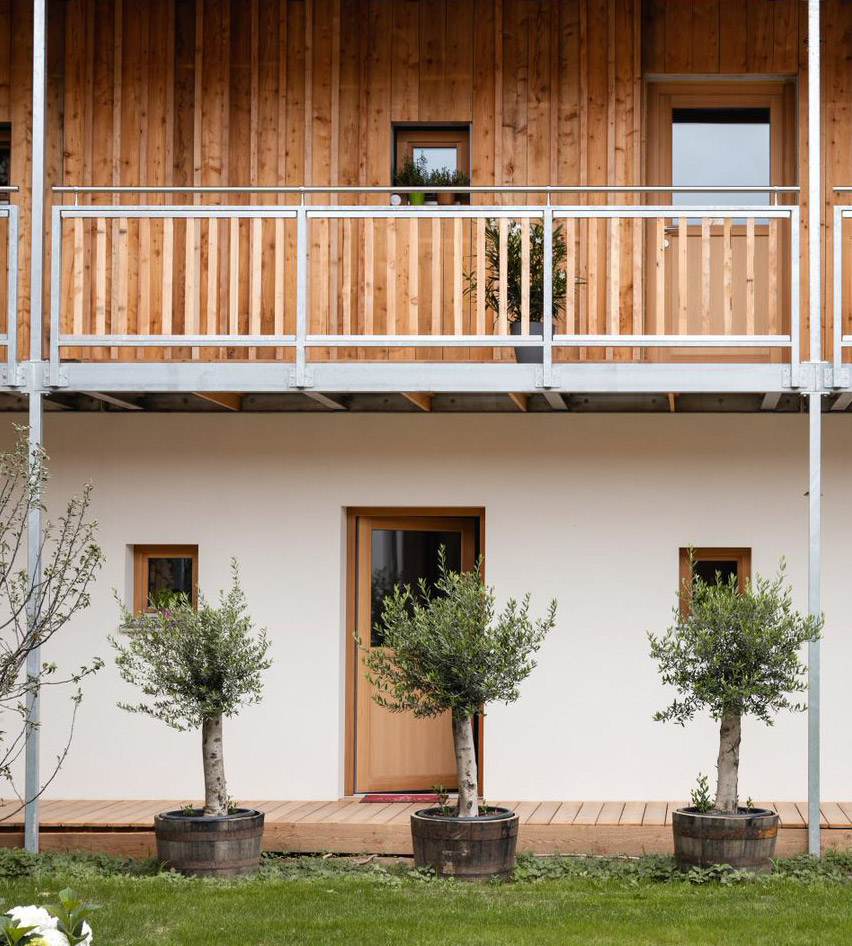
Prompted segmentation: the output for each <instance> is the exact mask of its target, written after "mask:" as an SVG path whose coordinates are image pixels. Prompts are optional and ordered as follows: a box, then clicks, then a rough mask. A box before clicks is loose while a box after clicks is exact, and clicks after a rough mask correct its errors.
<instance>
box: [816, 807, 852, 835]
mask: <svg viewBox="0 0 852 946" xmlns="http://www.w3.org/2000/svg"><path fill="white" fill-rule="evenodd" d="M820 813H821V814H822V816H823V818H824V819H825V823H826V824H827V825H828V826H829V827H830V828H847V827H849V818H848V817H847V815H846V812H845V811H844V810H843V809H842V808H841V807H840V805H838V804H837V802H836V801H824V802H823V803H822V804H821V805H820Z"/></svg>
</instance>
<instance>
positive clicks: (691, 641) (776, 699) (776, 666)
mask: <svg viewBox="0 0 852 946" xmlns="http://www.w3.org/2000/svg"><path fill="white" fill-rule="evenodd" d="M679 599H680V602H679V605H678V606H676V607H675V611H674V618H675V623H674V624H673V626H671V627H669V628H668V630H667V631H666V632H665V633H664V634H663V635H662V636H661V637H656V636H655V635H654V634H653V633H649V634H648V638H649V640H650V644H651V656H652V657H653V658H654V660H656V661H657V664H658V668H659V671H660V674H661V675H662V679H663V682H664V683H666V684H669V685H671V686H673V687H674V688H675V689H676V690H677V692H678V694H679V696H678V697H676V698H675V699H674V700H673V701H672V703H671V704H670V705H669V706H668V707H666V709H664V710H663V711H661V712H659V713H656V714H655V716H654V719H656V720H660V721H668V720H671V721H674V722H676V723H679V724H681V725H683V724H684V723H685V722H686V721H687V720H690V719H692V718H693V716H694V715H695V713H696V712H697V711H698V710H701V709H706V710H707V711H708V712H709V713H710V716H711V717H712V718H713V719H714V720H716V721H717V722H718V723H719V755H718V761H717V769H718V775H717V785H716V800H715V810H716V811H719V812H733V813H736V812H737V810H738V784H737V783H738V776H739V763H740V738H741V724H742V718H743V716H746V715H751V716H755V717H757V719H760V720H762V721H763V722H764V723H766V724H767V725H769V726H771V725H772V724H773V716H774V714H776V713H778V712H779V711H780V710H791V711H793V712H800V711H802V710H804V709H805V708H806V707H805V706H804V705H803V704H802V703H798V702H795V701H794V700H793V699H791V695H792V694H795V693H801V692H802V691H804V690H805V689H806V688H807V682H806V679H805V673H806V670H807V668H806V667H805V666H804V665H803V663H802V661H801V659H800V656H799V654H800V650H801V647H802V645H803V644H805V643H806V642H808V641H813V640H816V639H817V638H818V637H819V635H820V630H821V627H822V619H821V618H816V617H807V616H803V615H801V614H799V613H798V612H797V611H795V610H794V608H793V604H792V598H791V590H790V587H789V585H788V584H787V583H786V581H785V574H784V562H783V560H782V562H781V565H780V568H779V571H778V574H777V575H776V576H775V577H774V578H771V579H770V578H761V577H760V576H757V578H756V579H755V581H754V582H753V583H752V582H748V583H747V584H746V586H745V589H744V590H742V591H741V590H740V588H739V584H738V581H737V576H736V575H731V576H730V577H729V578H728V579H727V580H726V581H723V580H721V576H719V575H717V580H716V581H715V582H707V581H705V580H703V579H702V578H701V577H700V576H698V575H696V576H695V577H694V578H693V581H692V585H691V587H689V588H684V589H682V590H681V592H680V594H679Z"/></svg>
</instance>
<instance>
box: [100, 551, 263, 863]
mask: <svg viewBox="0 0 852 946" xmlns="http://www.w3.org/2000/svg"><path fill="white" fill-rule="evenodd" d="M231 567H232V583H231V588H230V590H229V591H228V592H227V593H225V592H224V591H223V592H221V594H220V601H219V607H213V606H211V605H210V604H208V603H207V601H206V600H205V599H204V597H203V595H202V594H201V592H200V591H199V592H198V607H197V608H195V607H193V605H192V601H191V600H190V598H189V597H188V596H187V595H185V594H173V595H171V596H170V597H169V598H168V599H167V600H165V599H163V598H162V596H161V597H160V598H159V599H158V600H157V601H156V602H154V601H152V605H153V610H151V611H143V612H142V613H141V614H137V615H134V614H131V613H130V612H129V611H128V610H127V609H126V608H125V607H124V606H123V605H122V606H121V608H122V630H123V631H124V633H125V635H126V642H124V641H118V640H116V638H114V637H110V643H111V644H112V646H113V647H114V648H115V650H116V658H115V662H116V665H117V666H118V670H119V673H120V674H121V677H122V679H123V680H125V681H126V682H128V683H133V684H135V685H137V686H138V687H139V688H140V689H141V690H142V693H143V694H144V695H145V696H146V697H147V698H148V699H147V700H146V701H143V702H140V703H136V704H127V703H119V704H118V705H119V706H120V707H121V708H122V709H125V710H127V711H128V712H131V713H143V714H145V715H147V716H151V717H152V718H154V719H159V720H162V722H164V723H166V725H168V726H171V727H172V728H173V729H177V730H179V731H185V730H188V729H198V728H200V729H201V753H202V760H203V767H204V806H203V808H194V807H192V806H186V807H185V808H182V809H179V810H177V811H166V812H163V813H162V814H160V815H158V816H157V817H156V818H155V819H154V830H155V833H156V836H157V855H158V857H159V858H160V860H161V861H163V862H164V863H166V864H167V865H168V866H169V867H172V868H174V869H175V870H178V871H180V872H181V873H185V874H202V875H212V876H233V875H236V874H247V873H251V872H252V871H253V870H255V869H256V868H257V865H258V863H259V861H260V844H261V838H262V836H263V820H264V815H263V812H261V811H256V810H254V809H250V808H238V807H236V806H235V805H234V804H233V803H232V802H231V801H230V799H229V798H228V790H227V785H226V782H225V761H224V755H223V752H222V720H223V718H224V717H226V716H234V715H235V714H236V713H237V711H238V710H239V709H240V708H241V707H243V706H247V705H249V704H251V703H257V702H258V701H259V700H260V696H261V689H262V683H261V674H262V673H263V671H264V670H266V669H267V668H268V667H269V666H270V661H269V660H268V658H267V650H268V647H269V643H268V641H267V639H266V632H265V631H260V633H259V634H255V633H254V630H253V624H252V621H251V618H250V617H249V616H248V614H247V612H246V599H245V595H244V594H243V591H242V589H241V587H240V582H239V574H238V570H237V563H236V561H234V562H232V565H231Z"/></svg>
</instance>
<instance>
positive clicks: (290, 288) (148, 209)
mask: <svg viewBox="0 0 852 946" xmlns="http://www.w3.org/2000/svg"><path fill="white" fill-rule="evenodd" d="M56 190H57V192H60V193H65V194H67V193H73V194H74V197H75V199H76V200H78V201H79V200H80V198H81V197H88V196H90V195H94V194H99V195H103V194H104V192H106V193H107V194H111V195H112V197H113V199H115V198H116V197H117V196H119V195H120V194H125V193H132V194H133V195H134V196H135V197H136V199H139V198H146V199H147V198H149V197H155V196H156V197H157V199H160V200H162V199H166V196H165V195H166V194H168V195H171V199H174V197H175V195H179V196H180V197H181V198H182V199H187V200H195V201H198V200H200V199H209V198H210V197H212V196H215V197H218V198H220V199H227V200H229V201H232V200H233V199H234V196H235V195H239V196H240V197H241V198H243V199H245V198H246V197H248V196H249V195H251V199H252V200H263V201H269V200H275V201H276V203H274V204H273V203H252V204H241V205H235V204H230V203H229V204H228V205H221V204H209V203H205V204H200V203H183V204H170V205H168V206H165V205H162V204H147V203H136V204H133V205H115V204H97V205H93V204H87V205H79V204H77V205H74V206H69V205H57V206H54V208H53V221H52V236H51V239H52V255H51V280H50V284H51V315H50V361H51V365H52V367H53V368H56V369H58V366H59V364H60V362H61V360H62V359H63V358H75V359H83V360H88V359H94V360H113V359H121V358H122V357H125V358H127V357H132V358H133V359H134V360H135V361H137V363H138V362H139V361H140V360H143V361H144V360H161V359H162V358H164V357H165V358H172V359H180V360H199V359H200V360H205V359H221V358H223V357H224V358H260V359H262V358H272V359H276V360H285V361H290V362H292V364H293V366H294V375H295V386H297V387H298V386H301V385H302V384H303V383H304V382H305V377H306V371H307V366H308V365H309V364H310V363H311V361H328V360H336V359H347V358H352V357H361V358H363V357H364V356H365V354H370V353H371V352H372V354H373V355H375V356H377V357H379V358H388V357H390V358H392V359H394V360H411V361H414V360H416V359H417V358H426V359H431V360H435V359H438V360H440V359H443V358H446V359H447V360H454V361H457V360H466V359H467V360H478V361H482V360H496V361H501V360H507V358H511V357H512V355H511V351H512V350H514V351H515V352H517V353H518V354H517V356H516V357H518V358H519V359H521V358H523V357H524V356H523V354H522V352H523V350H524V349H532V350H533V352H534V354H533V355H532V358H533V359H535V360H537V361H539V362H540V363H541V365H542V369H541V371H542V378H543V385H544V386H547V385H548V383H549V381H548V379H549V377H550V374H551V371H552V367H553V365H554V363H559V362H568V361H574V360H578V359H585V360H596V359H597V360H609V359H613V358H614V359H617V360H618V359H622V360H624V359H628V360H629V359H633V360H636V359H638V353H639V352H643V353H646V354H647V352H649V351H651V350H653V351H656V352H658V355H657V356H651V357H657V358H659V357H667V358H671V359H675V360H676V359H677V358H679V357H681V355H682V354H683V353H684V352H691V356H690V357H692V359H693V360H696V358H698V357H704V358H705V360H708V361H712V360H714V359H724V358H726V357H729V356H730V355H731V354H732V352H736V353H737V354H738V355H740V356H741V358H742V359H743V360H747V359H748V357H749V356H751V355H754V353H756V352H760V353H762V357H766V356H767V355H769V357H771V352H773V351H774V352H776V356H775V357H776V358H777V359H779V360H780V359H783V360H786V361H788V362H789V363H790V364H791V365H792V366H793V369H794V370H795V369H796V368H797V367H798V364H799V341H800V304H799V239H800V226H799V208H798V206H796V205H786V204H780V205H779V204H778V203H777V200H778V198H779V196H781V195H786V194H794V193H796V192H797V189H796V188H770V189H767V190H768V191H769V192H770V193H771V194H772V197H773V200H774V201H776V203H773V204H772V205H761V206H754V205H742V206H736V205H730V204H727V205H722V204H720V205H719V206H707V205H702V206H690V207H685V206H680V205H678V206H672V205H671V204H665V203H662V204H655V205H648V204H630V205H628V204H613V203H607V204H603V203H591V201H601V200H607V199H612V198H613V197H615V196H616V195H626V194H628V193H637V192H638V193H639V194H640V195H641V197H642V198H643V199H652V198H653V196H654V195H664V196H668V195H670V194H671V193H672V191H673V190H674V189H673V188H639V189H620V188H593V187H588V188H556V187H554V188H529V189H526V188H484V187H470V188H460V189H443V190H442V191H441V193H444V192H445V191H446V192H449V193H452V194H454V195H460V196H462V199H464V200H465V201H468V203H465V204H456V205H452V206H449V205H448V206H441V205H435V206H413V205H411V204H403V203H400V204H397V205H390V204H381V205H373V204H365V203H360V202H358V201H363V200H364V199H365V198H366V197H369V196H378V195H387V194H388V193H392V194H396V195H400V196H399V198H397V199H405V197H404V195H406V194H408V193H412V192H415V189H414V188H395V189H393V190H392V191H389V189H386V188H336V189H325V188H231V189H226V190H224V191H222V190H218V189H216V190H214V189H212V188H178V189H172V190H170V191H168V192H163V191H161V190H158V189H155V188H133V189H129V190H124V189H110V188H105V189H96V188H57V189H56ZM714 190H715V191H722V189H720V188H715V189H714V188H700V189H699V188H678V189H677V191H678V193H679V194H680V193H683V192H684V191H687V192H688V191H694V192H698V191H700V192H702V193H704V192H707V191H714ZM755 190H759V189H756V188H754V187H743V188H726V189H724V191H723V192H724V193H725V194H727V195H730V194H731V193H732V192H742V193H749V194H753V193H754V192H755ZM533 194H535V195H536V198H537V199H538V200H539V201H540V202H539V203H524V204H522V205H514V204H512V203H509V202H508V201H510V200H512V199H515V198H516V197H517V196H518V195H522V196H524V195H533ZM578 195H581V196H582V197H583V199H584V200H586V201H588V202H589V203H584V204H582V205H577V204H567V203H562V201H563V200H565V199H566V198H567V197H569V196H570V197H572V198H573V199H574V200H576V199H577V197H578ZM320 196H321V197H323V198H324V201H325V202H324V203H323V204H321V205H319V204H314V203H309V202H308V201H312V200H314V199H316V198H317V197H320ZM495 199H496V201H497V202H493V203H492V202H489V203H487V204H485V203H479V201H483V200H489V201H492V200H495ZM280 201H284V203H280ZM292 201H298V203H292ZM129 349H136V351H135V352H132V353H128V350H129ZM377 349H378V350H379V351H378V352H377V351H376V350H377ZM451 349H452V350H453V351H452V352H451V351H449V350H451ZM697 351H700V352H703V355H697V354H696V352H697ZM778 352H781V353H782V354H780V355H779V354H777V353H778ZM659 353H662V354H659Z"/></svg>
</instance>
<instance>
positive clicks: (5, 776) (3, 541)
mask: <svg viewBox="0 0 852 946" xmlns="http://www.w3.org/2000/svg"><path fill="white" fill-rule="evenodd" d="M16 431H17V435H18V437H17V441H16V443H15V445H14V447H13V448H12V449H11V450H8V451H2V452H0V718H2V720H3V723H4V725H3V731H0V781H5V782H8V783H9V785H10V786H11V788H12V791H13V792H14V793H15V794H16V795H17V797H18V799H19V800H20V802H21V806H22V805H23V804H25V803H26V802H28V801H32V800H33V799H34V798H36V797H38V795H39V794H41V792H42V791H44V789H45V788H46V787H47V785H49V784H50V782H51V781H52V780H53V778H54V777H55V776H56V773H57V772H58V771H59V768H60V766H61V765H62V763H63V761H64V760H65V758H66V756H67V754H68V751H69V748H70V744H71V737H72V736H73V732H74V722H75V718H76V714H77V707H78V706H79V703H80V700H81V698H82V690H81V683H82V680H83V678H84V677H87V676H88V675H89V674H91V673H94V672H95V671H97V670H98V669H99V668H100V667H101V666H102V664H101V661H100V660H99V659H98V658H97V657H94V658H92V660H91V661H90V662H88V663H87V664H80V665H78V666H75V667H67V668H66V667H60V666H59V665H58V664H57V663H55V662H52V661H46V660H43V661H42V662H41V664H40V666H39V669H38V673H36V674H31V673H28V672H27V658H28V657H29V655H30V654H31V653H33V652H34V651H35V650H36V649H37V648H40V647H44V645H46V644H49V643H50V641H51V640H52V639H53V637H55V636H56V635H57V634H59V633H60V632H64V629H65V628H66V626H67V625H68V623H69V622H70V621H71V619H72V618H73V617H74V615H76V614H78V613H79V612H81V611H84V610H85V609H86V608H87V607H88V606H89V601H90V599H89V587H90V585H91V583H92V582H93V580H94V579H95V576H96V575H97V573H98V571H99V569H100V567H101V565H102V563H103V553H102V551H101V549H100V547H99V546H98V545H97V543H96V542H95V533H96V531H97V522H96V521H95V520H93V519H91V518H90V516H89V507H90V503H91V486H88V485H87V486H85V487H84V488H83V490H82V492H81V493H80V494H79V495H77V496H73V497H72V498H71V499H69V500H68V501H67V503H66V504H65V510H64V512H63V514H62V515H61V516H59V517H58V518H57V520H56V522H55V523H52V522H47V523H45V525H44V526H43V527H42V530H41V534H40V535H37V536H36V537H35V540H36V542H37V543H38V548H37V553H38V557H39V561H40V563H41V574H40V577H39V578H38V579H37V580H34V579H33V577H32V576H30V574H29V573H28V571H27V568H26V555H27V551H28V534H27V533H28V523H29V520H30V513H31V512H32V511H33V510H35V509H40V510H44V509H45V506H44V498H43V497H44V491H45V487H46V486H47V481H48V471H47V456H46V454H45V453H44V451H43V450H42V449H41V448H35V449H32V450H31V449H30V446H29V444H28V441H27V431H26V428H24V427H18V428H16ZM63 685H68V686H70V687H71V701H72V710H71V712H70V714H69V716H68V729H67V736H66V738H65V741H64V744H63V747H62V749H61V751H60V752H59V754H58V756H57V758H56V762H55V765H54V766H53V768H52V770H51V771H50V773H49V774H48V776H47V778H46V779H45V781H44V783H43V784H42V785H40V786H31V787H30V788H31V797H29V798H24V797H23V796H22V794H21V793H20V791H18V789H17V788H16V786H15V781H14V777H13V771H14V767H15V762H16V761H17V760H18V759H19V758H20V755H21V753H22V752H23V751H24V747H25V745H26V740H27V735H28V734H29V733H30V732H32V730H33V729H34V727H35V726H36V725H37V724H36V723H35V722H34V721H33V719H32V718H31V715H30V711H29V708H28V703H29V701H30V699H31V698H32V697H34V696H35V695H36V694H37V693H38V691H39V689H40V688H41V687H45V686H51V687H61V686H63ZM19 810H20V806H19V807H18V808H16V809H15V810H14V811H11V810H10V811H9V812H8V814H7V815H6V816H5V817H11V816H12V815H13V814H15V813H16V811H19Z"/></svg>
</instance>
